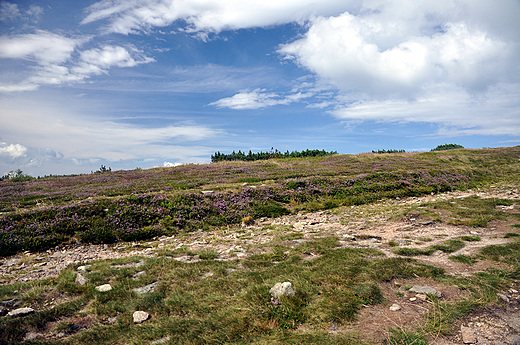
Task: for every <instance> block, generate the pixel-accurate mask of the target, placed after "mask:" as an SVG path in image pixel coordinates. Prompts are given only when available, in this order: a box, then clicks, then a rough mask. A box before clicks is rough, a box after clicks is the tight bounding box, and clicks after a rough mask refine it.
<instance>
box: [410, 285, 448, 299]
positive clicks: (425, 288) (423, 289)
mask: <svg viewBox="0 0 520 345" xmlns="http://www.w3.org/2000/svg"><path fill="white" fill-rule="evenodd" d="M410 292H415V293H417V294H423V295H425V294H428V293H429V294H432V295H437V296H439V297H441V296H442V294H441V293H440V292H439V291H437V290H435V289H434V288H432V287H429V286H416V285H415V286H412V288H411V289H410Z"/></svg>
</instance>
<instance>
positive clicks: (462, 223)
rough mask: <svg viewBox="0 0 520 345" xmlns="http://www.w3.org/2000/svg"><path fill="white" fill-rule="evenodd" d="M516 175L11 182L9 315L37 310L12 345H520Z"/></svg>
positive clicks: (212, 171) (261, 171)
mask: <svg viewBox="0 0 520 345" xmlns="http://www.w3.org/2000/svg"><path fill="white" fill-rule="evenodd" d="M519 176H520V147H510V148H498V149H482V150H467V149H458V150H450V151H438V152H425V153H395V154H394V153H392V154H362V155H334V156H327V157H316V158H305V159H291V158H286V159H283V160H276V159H273V160H268V161H255V162H218V163H212V164H207V165H185V166H180V167H175V168H157V169H150V170H134V171H115V172H106V173H103V174H90V175H82V176H69V177H51V178H45V179H36V180H31V181H22V182H9V181H2V182H0V195H1V199H0V209H1V212H2V214H1V218H0V231H1V232H0V239H1V241H0V246H1V247H0V249H1V254H2V256H4V257H5V258H4V259H2V261H1V263H2V265H0V274H1V276H0V283H1V284H2V285H0V300H1V301H4V302H1V304H0V305H1V307H0V308H3V309H2V310H5V311H6V312H7V311H11V312H12V311H13V310H16V309H17V308H21V307H30V308H32V309H33V312H32V313H31V314H29V315H27V316H22V317H18V318H17V317H12V316H4V317H1V318H0V344H1V343H5V344H8V343H9V344H10V343H17V342H22V343H24V344H28V343H46V344H47V343H48V344H54V343H66V344H69V343H70V344H84V343H86V342H91V343H95V344H113V343H125V344H146V343H152V342H155V343H156V344H158V343H165V344H167V343H169V344H208V343H209V344H213V343H216V344H219V343H233V344H245V343H254V344H267V343H269V344H277V343H279V344H285V343H298V344H309V343H316V344H329V343H330V344H370V343H373V344H379V343H382V342H383V341H386V343H389V344H412V343H413V344H439V345H440V344H461V343H462V341H463V340H464V341H468V339H470V337H474V338H475V339H477V338H478V343H479V344H485V343H486V342H487V343H489V344H498V342H499V341H501V342H502V343H505V344H509V343H514V341H517V340H518V339H520V328H519V327H518V324H520V323H519V322H520V320H519V319H518V316H515V315H516V314H517V313H516V311H515V310H517V309H515V308H518V307H519V305H518V304H519V302H518V297H519V295H518V291H519V290H520V283H519V279H520V256H519V253H520V250H519V249H520V242H519V240H518V238H519V237H520V225H519V223H520V212H519V210H520V207H519V205H520V201H519V200H520V194H519V191H518V186H520V177H519ZM286 281H288V282H291V283H292V285H293V287H294V290H295V294H294V295H293V296H283V297H272V295H271V293H270V291H269V290H270V288H271V287H272V286H273V285H274V284H275V283H277V282H286ZM106 284H109V285H110V288H111V290H109V291H106V292H103V291H98V290H99V289H97V288H99V287H100V286H104V285H106ZM416 287H428V288H431V289H433V290H427V291H428V292H427V293H421V292H420V291H419V292H414V291H416V290H417V289H415V288H416ZM136 289H137V290H136ZM101 290H102V289H101ZM417 291H418V290H417ZM437 292H439V293H437ZM2 310H0V312H1V311H2ZM135 311H145V312H146V313H148V314H149V316H148V319H147V320H145V321H143V322H142V323H141V322H138V323H136V322H134V320H133V318H132V316H133V313H134V312H135ZM477 323H478V324H480V325H481V326H477ZM493 325H494V326H493ZM497 325H501V326H500V327H499V326H497ZM486 327H487V328H486ZM463 337H466V338H465V339H463ZM515 339H516V340H515Z"/></svg>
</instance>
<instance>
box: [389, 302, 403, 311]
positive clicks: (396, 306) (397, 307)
mask: <svg viewBox="0 0 520 345" xmlns="http://www.w3.org/2000/svg"><path fill="white" fill-rule="evenodd" d="M401 309H402V308H401V306H400V305H399V304H395V303H394V304H392V305H391V306H390V311H399V310H401Z"/></svg>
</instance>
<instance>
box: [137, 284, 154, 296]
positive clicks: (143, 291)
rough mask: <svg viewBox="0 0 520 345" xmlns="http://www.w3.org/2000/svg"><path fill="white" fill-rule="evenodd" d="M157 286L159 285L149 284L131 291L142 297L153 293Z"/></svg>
mask: <svg viewBox="0 0 520 345" xmlns="http://www.w3.org/2000/svg"><path fill="white" fill-rule="evenodd" d="M157 285H159V282H153V283H151V284H148V285H145V286H142V287H138V288H135V289H133V291H134V292H135V293H136V294H138V295H139V296H140V295H144V294H147V293H151V292H154V290H155V287H156V286H157Z"/></svg>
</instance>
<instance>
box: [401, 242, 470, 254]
mask: <svg viewBox="0 0 520 345" xmlns="http://www.w3.org/2000/svg"><path fill="white" fill-rule="evenodd" d="M464 246H465V244H464V242H463V241H461V240H455V239H451V240H447V241H444V242H443V243H442V244H436V245H433V246H429V247H427V248H425V249H419V248H407V247H405V248H394V249H392V252H394V253H395V254H397V255H403V256H419V255H432V254H433V252H435V251H436V250H440V251H442V252H444V253H453V252H456V251H457V250H460V249H462V248H464Z"/></svg>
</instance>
